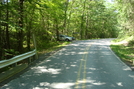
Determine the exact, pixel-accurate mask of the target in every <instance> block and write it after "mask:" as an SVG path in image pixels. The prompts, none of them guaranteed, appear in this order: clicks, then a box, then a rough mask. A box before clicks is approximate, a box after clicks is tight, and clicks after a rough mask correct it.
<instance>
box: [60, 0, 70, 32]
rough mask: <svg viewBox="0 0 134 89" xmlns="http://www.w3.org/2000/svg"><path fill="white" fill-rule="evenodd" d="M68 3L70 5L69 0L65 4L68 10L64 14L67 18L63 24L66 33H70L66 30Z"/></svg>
mask: <svg viewBox="0 0 134 89" xmlns="http://www.w3.org/2000/svg"><path fill="white" fill-rule="evenodd" d="M68 3H69V0H67V1H66V3H65V6H66V8H65V12H64V13H65V16H64V23H63V27H64V31H66V32H68V31H67V30H68V29H67V28H66V23H67V10H68ZM62 32H63V31H62Z"/></svg>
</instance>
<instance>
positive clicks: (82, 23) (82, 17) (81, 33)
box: [80, 0, 86, 39]
mask: <svg viewBox="0 0 134 89" xmlns="http://www.w3.org/2000/svg"><path fill="white" fill-rule="evenodd" d="M85 6H86V0H84V6H83V11H82V16H81V28H80V35H81V39H83V32H84V31H83V30H84V28H83V26H84V16H85Z"/></svg>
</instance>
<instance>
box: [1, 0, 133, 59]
mask: <svg viewBox="0 0 134 89" xmlns="http://www.w3.org/2000/svg"><path fill="white" fill-rule="evenodd" d="M112 1H113V2H112V3H110V2H107V0H0V60H5V59H9V58H12V57H14V56H16V55H19V54H22V53H25V52H28V51H30V50H33V49H34V47H33V39H32V35H33V34H34V35H35V38H36V43H37V48H38V49H47V48H48V47H52V46H54V45H57V44H59V43H60V41H59V38H58V36H59V35H60V34H64V35H68V36H73V37H75V38H76V39H77V40H81V39H93V38H123V37H124V36H132V37H133V34H134V1H133V0H112Z"/></svg>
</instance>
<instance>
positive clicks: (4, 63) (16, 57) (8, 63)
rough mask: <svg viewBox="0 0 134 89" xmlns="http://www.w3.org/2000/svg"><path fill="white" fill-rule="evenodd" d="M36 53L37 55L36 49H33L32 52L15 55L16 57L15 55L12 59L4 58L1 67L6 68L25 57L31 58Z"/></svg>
mask: <svg viewBox="0 0 134 89" xmlns="http://www.w3.org/2000/svg"><path fill="white" fill-rule="evenodd" d="M34 55H35V56H36V57H37V53H36V49H35V50H33V51H30V52H27V53H24V54H21V55H18V56H15V57H13V58H11V59H8V60H2V61H0V68H4V67H6V66H9V65H12V64H15V63H17V62H19V61H22V60H24V59H27V58H30V57H32V56H34Z"/></svg>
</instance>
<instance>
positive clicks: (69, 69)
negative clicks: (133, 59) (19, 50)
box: [1, 39, 134, 89]
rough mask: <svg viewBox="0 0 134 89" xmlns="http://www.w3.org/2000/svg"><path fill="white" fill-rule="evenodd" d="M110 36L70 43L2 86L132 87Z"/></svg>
mask: <svg viewBox="0 0 134 89" xmlns="http://www.w3.org/2000/svg"><path fill="white" fill-rule="evenodd" d="M111 40H112V39H101V40H86V41H84V40H83V41H76V42H74V43H72V44H69V45H68V46H66V47H65V48H62V49H61V50H60V51H58V52H56V53H55V54H54V55H52V56H50V57H49V58H47V59H46V60H44V61H42V62H41V63H40V64H37V65H36V66H34V67H32V68H31V69H30V70H29V71H27V72H25V73H24V74H22V75H21V76H20V77H18V78H16V79H14V80H12V81H11V82H9V83H7V84H5V85H4V86H3V87H1V89H131V88H132V87H134V73H133V72H132V71H131V70H130V68H129V67H128V66H127V65H125V64H123V63H122V62H121V61H120V60H119V59H118V58H117V57H116V56H115V55H114V54H113V53H112V51H111V50H110V48H109V45H110V41H111Z"/></svg>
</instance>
